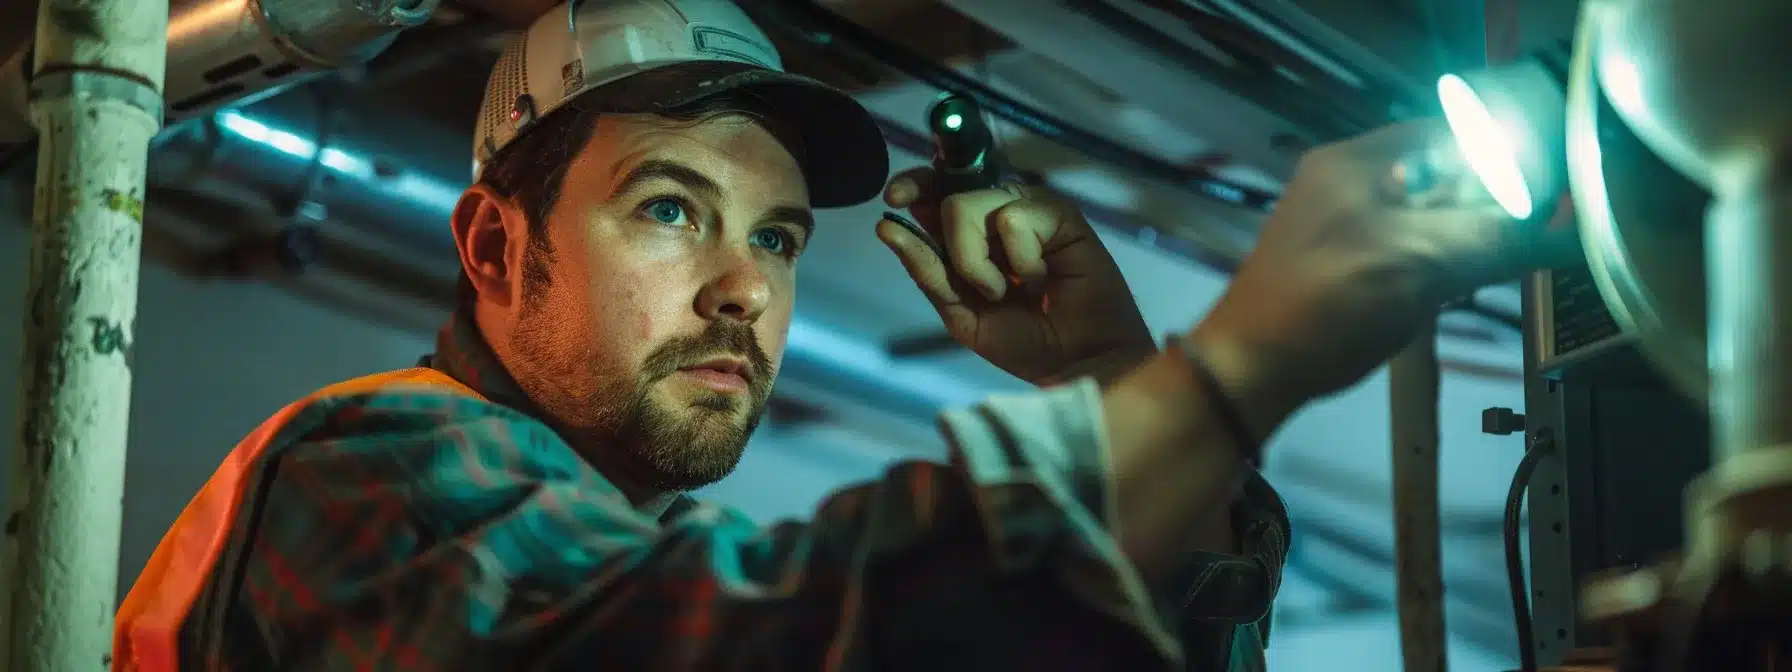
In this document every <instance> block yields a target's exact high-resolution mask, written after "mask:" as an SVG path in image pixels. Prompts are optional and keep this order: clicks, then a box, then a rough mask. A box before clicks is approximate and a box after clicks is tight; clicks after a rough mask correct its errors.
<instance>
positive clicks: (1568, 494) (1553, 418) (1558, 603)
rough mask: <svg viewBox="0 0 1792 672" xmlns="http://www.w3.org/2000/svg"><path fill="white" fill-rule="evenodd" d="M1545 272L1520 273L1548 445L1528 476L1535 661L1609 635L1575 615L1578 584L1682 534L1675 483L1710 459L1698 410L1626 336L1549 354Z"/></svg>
mask: <svg viewBox="0 0 1792 672" xmlns="http://www.w3.org/2000/svg"><path fill="white" fill-rule="evenodd" d="M1553 286H1554V283H1553V282H1552V278H1551V277H1550V274H1548V273H1539V274H1536V275H1535V276H1534V277H1532V278H1531V279H1530V280H1528V281H1527V282H1526V283H1525V288H1524V294H1525V298H1526V301H1525V305H1524V308H1525V327H1526V333H1525V337H1526V338H1525V351H1526V352H1525V361H1526V385H1525V404H1526V412H1525V420H1526V432H1527V434H1528V435H1529V437H1528V438H1529V439H1531V440H1532V441H1549V442H1552V443H1553V446H1554V448H1555V451H1554V454H1552V455H1551V456H1549V457H1547V458H1545V459H1544V460H1542V461H1541V462H1539V463H1538V466H1537V471H1536V473H1535V475H1534V476H1533V477H1532V480H1531V483H1530V492H1529V499H1528V503H1529V506H1530V514H1531V515H1530V520H1531V529H1530V541H1531V546H1530V580H1531V585H1530V591H1531V606H1532V618H1533V622H1534V624H1535V632H1536V635H1537V638H1538V641H1537V642H1536V647H1537V658H1538V662H1539V663H1540V664H1545V665H1547V664H1552V663H1555V662H1559V661H1560V660H1561V658H1562V655H1563V654H1564V653H1565V652H1566V651H1567V650H1569V649H1572V648H1575V647H1585V646H1604V645H1610V644H1611V643H1612V642H1610V641H1609V640H1607V639H1605V638H1603V637H1601V636H1600V634H1601V633H1599V632H1596V631H1594V630H1592V629H1589V628H1585V627H1583V626H1581V625H1580V618H1579V609H1578V605H1577V603H1576V597H1577V594H1578V588H1579V586H1580V585H1581V584H1582V583H1584V582H1585V581H1586V580H1587V579H1588V578H1589V577H1590V576H1591V575H1593V574H1594V573H1595V572H1600V571H1604V570H1609V569H1630V568H1636V567H1640V566H1642V565H1645V564H1648V563H1650V562H1652V561H1655V560H1658V559H1660V557H1659V556H1661V555H1662V554H1665V553H1668V552H1671V551H1672V550H1674V549H1675V548H1677V547H1678V546H1679V544H1680V541H1681V536H1682V533H1681V525H1682V521H1683V516H1682V515H1681V495H1682V492H1683V491H1684V490H1685V486H1686V484H1687V482H1689V481H1690V480H1691V479H1692V478H1693V477H1694V476H1695V475H1697V474H1698V473H1700V472H1702V471H1703V470H1704V469H1705V468H1706V466H1707V465H1708V463H1709V451H1708V447H1707V443H1708V442H1707V438H1706V437H1707V428H1706V423H1705V417H1704V414H1703V412H1702V409H1700V408H1699V407H1698V406H1697V405H1696V404H1694V403H1692V402H1690V401H1689V400H1687V399H1686V398H1684V397H1682V396H1680V395H1678V394H1676V393H1674V392H1673V391H1671V389H1670V388H1669V386H1668V385H1667V384H1666V383H1665V382H1664V381H1663V380H1661V379H1660V378H1659V377H1658V376H1656V375H1655V374H1654V372H1653V370H1652V369H1651V368H1650V367H1649V365H1648V364H1647V363H1646V362H1645V361H1643V359H1642V358H1641V357H1640V356H1638V355H1637V354H1636V352H1635V350H1634V349H1632V348H1630V347H1628V346H1627V345H1624V344H1618V345H1611V346H1606V347H1601V348H1599V349H1598V350H1597V351H1582V355H1583V356H1581V357H1579V358H1578V361H1577V362H1576V363H1574V366H1572V367H1567V368H1557V369H1556V370H1557V371H1565V372H1566V373H1567V374H1568V375H1565V376H1562V377H1559V378H1558V377H1553V376H1548V375H1545V374H1547V373H1550V370H1549V368H1548V367H1549V365H1550V364H1551V363H1552V362H1555V361H1559V360H1560V358H1559V357H1558V358H1551V357H1548V356H1547V355H1548V350H1550V346H1551V344H1552V343H1553V340H1554V338H1555V336H1556V330H1555V329H1554V328H1553V325H1554V322H1555V321H1556V320H1555V319H1554V318H1556V317H1559V314H1558V313H1555V312H1554V311H1555V310H1556V309H1557V308H1558V307H1559V303H1558V302H1556V301H1552V300H1551V297H1550V292H1551V288H1552V287H1553Z"/></svg>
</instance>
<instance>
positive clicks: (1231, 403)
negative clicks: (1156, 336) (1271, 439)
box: [1164, 334, 1263, 469]
mask: <svg viewBox="0 0 1792 672" xmlns="http://www.w3.org/2000/svg"><path fill="white" fill-rule="evenodd" d="M1164 348H1165V349H1166V350H1170V351H1173V352H1175V353H1177V354H1178V355H1181V357H1182V359H1183V361H1185V362H1188V364H1189V369H1191V370H1193V371H1194V373H1195V379H1196V380H1197V381H1198V382H1199V383H1200V385H1201V388H1202V390H1203V391H1205V392H1206V393H1207V399H1208V405H1209V406H1211V407H1212V409H1213V414H1214V415H1216V416H1219V421H1220V424H1221V425H1224V426H1225V429H1226V434H1228V435H1229V436H1231V438H1232V446H1233V448H1235V449H1236V450H1237V451H1238V456H1239V458H1240V459H1243V460H1244V461H1245V463H1246V464H1249V465H1251V468H1252V469H1257V468H1260V467H1261V466H1262V462H1263V441H1262V440H1261V439H1258V438H1257V436H1256V433H1255V432H1252V431H1251V425H1250V423H1247V422H1245V419H1244V413H1242V412H1240V411H1239V410H1238V402H1237V401H1236V400H1234V399H1233V398H1232V395H1231V393H1230V392H1228V391H1227V390H1226V386H1225V385H1224V384H1222V383H1221V382H1220V379H1219V377H1218V376H1215V375H1214V374H1213V367H1212V366H1211V365H1210V364H1208V363H1207V358H1206V357H1205V356H1203V355H1202V354H1201V351H1200V349H1199V348H1196V347H1195V345H1194V343H1193V342H1192V341H1190V340H1189V335H1188V334H1173V335H1171V336H1170V337H1169V338H1167V339H1165V344H1164Z"/></svg>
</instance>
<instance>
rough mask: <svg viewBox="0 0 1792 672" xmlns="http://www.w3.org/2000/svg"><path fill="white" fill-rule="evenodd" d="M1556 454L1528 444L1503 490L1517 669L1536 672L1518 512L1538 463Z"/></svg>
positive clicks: (1549, 447)
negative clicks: (1515, 633) (1508, 486)
mask: <svg viewBox="0 0 1792 672" xmlns="http://www.w3.org/2000/svg"><path fill="white" fill-rule="evenodd" d="M1554 452H1555V442H1554V441H1550V440H1549V439H1547V438H1544V437H1542V436H1539V437H1537V438H1536V439H1534V440H1533V441H1532V442H1531V445H1530V447H1529V448H1527V449H1525V451H1524V459H1521V460H1519V461H1518V469H1517V470H1515V471H1514V472H1513V473H1512V488H1511V489H1510V490H1507V491H1506V519H1505V524H1504V526H1503V527H1502V529H1501V530H1500V537H1501V538H1502V539H1503V540H1504V541H1505V542H1506V581H1507V583H1508V584H1509V585H1510V587H1511V589H1512V624H1513V625H1514V626H1516V630H1517V632H1518V669H1519V670H1520V671H1521V672H1537V633H1536V631H1535V628H1536V625H1535V624H1534V623H1532V622H1531V600H1530V591H1529V588H1528V587H1526V585H1525V578H1524V577H1525V571H1524V554H1523V553H1522V552H1521V551H1520V549H1519V547H1518V535H1519V532H1520V531H1521V530H1522V529H1523V525H1522V521H1520V519H1519V513H1520V511H1521V509H1523V508H1524V493H1525V490H1526V489H1527V488H1529V487H1530V484H1531V476H1532V475H1533V474H1535V473H1536V472H1537V463H1538V462H1542V461H1543V458H1545V457H1548V456H1549V455H1550V454H1551V453H1554Z"/></svg>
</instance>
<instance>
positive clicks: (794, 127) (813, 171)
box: [598, 61, 890, 208]
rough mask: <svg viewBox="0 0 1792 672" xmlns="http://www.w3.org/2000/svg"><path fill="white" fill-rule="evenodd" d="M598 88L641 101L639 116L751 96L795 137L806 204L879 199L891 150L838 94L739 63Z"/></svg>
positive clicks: (672, 68) (685, 68)
mask: <svg viewBox="0 0 1792 672" xmlns="http://www.w3.org/2000/svg"><path fill="white" fill-rule="evenodd" d="M667 75H675V76H667ZM598 88H599V89H601V90H603V91H604V92H605V94H606V95H604V96H603V97H604V98H606V99H612V100H615V99H621V100H634V101H642V102H644V103H646V104H645V105H643V107H645V108H646V109H644V110H641V111H648V112H656V111H657V112H667V111H675V110H678V109H680V108H688V107H689V106H691V105H693V104H696V103H698V102H701V101H703V100H704V99H707V98H710V97H713V96H717V95H720V94H723V93H728V92H738V91H751V92H752V93H753V95H754V97H755V98H756V99H757V100H760V101H763V102H764V103H765V106H766V108H767V110H766V113H768V114H773V115H776V116H777V117H778V118H779V119H780V121H782V122H784V123H785V124H787V126H788V128H789V129H790V131H792V132H794V133H796V134H798V135H799V136H800V137H799V138H798V141H800V142H801V144H802V146H801V147H790V148H789V149H790V150H791V153H792V154H794V155H795V156H796V158H797V162H798V164H799V165H801V166H802V169H803V175H804V178H805V180H806V181H807V182H808V187H809V201H810V204H811V205H813V206H814V207H817V208H839V207H846V206H852V205H858V204H860V203H864V202H866V201H869V200H871V199H873V198H876V197H877V196H878V195H879V194H881V193H882V192H883V189H884V182H885V181H886V180H888V179H889V177H890V149H889V146H888V145H887V144H885V142H884V136H883V131H882V130H880V129H879V128H878V125H877V120H876V119H874V118H873V117H872V116H871V112H870V111H869V110H866V109H865V107H864V106H863V105H860V104H859V101H857V100H853V98H852V96H848V95H846V93H845V92H843V91H840V90H839V89H836V88H834V87H832V86H828V85H827V84H825V83H822V82H820V81H817V80H814V79H810V78H808V77H803V76H801V75H793V74H790V73H785V72H778V71H776V70H768V69H765V68H761V67H758V66H754V65H748V64H745V63H733V62H728V61H693V62H688V63H679V64H676V65H667V66H664V67H660V68H655V69H653V70H649V71H646V72H642V73H638V74H634V75H631V76H628V77H625V78H622V79H619V80H616V81H614V82H609V83H607V84H604V85H602V86H600V87H598ZM647 101H651V102H647Z"/></svg>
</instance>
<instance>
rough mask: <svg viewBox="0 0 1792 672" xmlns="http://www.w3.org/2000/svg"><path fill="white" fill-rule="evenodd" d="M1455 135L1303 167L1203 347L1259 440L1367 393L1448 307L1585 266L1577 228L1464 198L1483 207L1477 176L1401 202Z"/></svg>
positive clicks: (1390, 131)
mask: <svg viewBox="0 0 1792 672" xmlns="http://www.w3.org/2000/svg"><path fill="white" fill-rule="evenodd" d="M1448 134H1449V130H1448V129H1447V128H1446V127H1445V126H1444V124H1442V123H1438V122H1432V121H1425V122H1415V123H1408V124H1401V125H1398V126H1394V127H1390V128H1385V129H1382V130H1379V131H1376V132H1373V133H1370V134H1368V135H1365V136H1362V137H1359V138H1356V139H1353V140H1350V141H1346V142H1342V143H1338V144H1333V145H1329V146H1326V147H1322V148H1320V149H1317V150H1314V151H1312V152H1310V153H1309V154H1308V155H1307V156H1306V157H1304V158H1303V159H1302V160H1301V162H1300V165H1299V167H1298V168H1297V169H1296V171H1295V175H1294V178H1293V180H1292V181H1290V183H1289V184H1288V187H1287V189H1286V191H1285V193H1284V194H1283V196H1282V200H1281V202H1280V204H1279V205H1278V207H1277V209H1276V210H1275V212H1274V213H1273V214H1272V215H1271V216H1270V217H1269V219H1268V221H1267V222H1266V223H1265V225H1264V228H1263V232H1262V234H1261V236H1260V237H1259V239H1258V243H1257V247H1256V249H1255V250H1253V251H1252V253H1251V254H1250V256H1249V257H1247V258H1246V259H1245V261H1244V263H1243V265H1242V266H1241V267H1240V269H1239V271H1238V274H1237V276H1236V277H1234V279H1233V280H1232V284H1231V285H1230V287H1229V288H1228V289H1227V291H1226V294H1225V296H1223V297H1222V298H1221V300H1220V301H1219V303H1218V304H1217V305H1215V307H1214V308H1213V310H1212V312H1210V313H1209V314H1208V316H1207V317H1206V319H1205V320H1203V321H1202V323H1201V325H1200V326H1199V327H1197V328H1196V330H1195V332H1194V336H1193V338H1194V342H1195V343H1196V345H1197V346H1199V347H1201V348H1202V350H1203V352H1204V353H1205V354H1206V355H1207V357H1208V359H1210V360H1211V362H1210V363H1211V365H1212V366H1213V367H1214V368H1215V369H1216V374H1217V375H1218V376H1219V377H1220V378H1221V379H1222V381H1223V382H1224V383H1226V384H1227V385H1228V386H1229V387H1231V388H1232V389H1230V390H1229V391H1230V392H1231V393H1232V394H1233V395H1235V396H1237V397H1239V401H1240V403H1241V404H1242V405H1245V406H1247V407H1248V408H1247V410H1246V412H1247V414H1250V415H1254V416H1256V417H1254V418H1252V420H1253V422H1254V423H1255V424H1257V425H1259V427H1258V428H1259V429H1261V430H1264V431H1265V432H1267V430H1268V429H1270V428H1273V427H1274V426H1275V424H1277V423H1279V422H1280V421H1281V420H1282V419H1283V418H1284V417H1285V416H1286V415H1287V414H1288V413H1290V412H1292V411H1293V410H1294V409H1295V408H1296V407H1298V406H1299V405H1301V404H1304V403H1306V402H1307V401H1311V400H1313V399H1315V398H1318V397H1322V396H1325V395H1327V394H1331V393H1333V392H1337V391H1339V390H1341V389H1343V388H1345V387H1347V386H1349V385H1351V384H1354V383H1355V382H1357V381H1358V380H1360V379H1362V377H1363V376H1364V375H1367V374H1368V373H1369V372H1370V371H1372V370H1374V369H1375V367H1377V366H1379V365H1381V363H1382V362H1384V361H1386V360H1387V359H1388V358H1389V357H1390V356H1392V355H1393V354H1394V353H1395V352H1396V351H1398V350H1399V349H1400V348H1401V347H1402V346H1403V345H1405V344H1406V343H1407V342H1408V341H1409V340H1410V339H1411V338H1412V337H1413V335H1414V334H1415V333H1416V329H1417V327H1418V326H1419V325H1420V324H1421V323H1422V322H1423V321H1424V320H1425V319H1428V318H1431V317H1433V316H1435V315H1436V314H1437V312H1438V311H1439V309H1440V308H1441V307H1442V306H1443V305H1444V304H1445V303H1446V302H1447V301H1449V300H1451V299H1453V298H1456V297H1460V296H1464V295H1467V294H1469V293H1470V292H1472V291H1474V290H1475V289H1476V288H1478V287H1481V286H1484V285H1488V284H1493V283H1498V282H1503V281H1508V280H1511V279H1514V278H1516V277H1518V276H1519V275H1520V274H1522V273H1523V272H1525V271H1528V270H1531V269H1535V268H1541V267H1546V266H1550V265H1555V264H1559V263H1562V262H1565V261H1568V260H1569V259H1572V258H1573V255H1576V254H1578V253H1579V251H1580V248H1579V246H1578V245H1576V244H1574V242H1573V230H1572V228H1571V227H1561V226H1544V225H1542V223H1541V222H1517V221H1514V220H1512V219H1511V218H1509V217H1507V216H1506V215H1505V214H1504V213H1503V212H1502V211H1501V210H1500V209H1499V208H1498V207H1497V206H1495V205H1493V203H1492V202H1491V200H1487V201H1486V202H1480V201H1479V199H1464V198H1459V197H1454V196H1453V194H1458V193H1476V194H1479V193H1481V192H1480V191H1479V190H1478V189H1476V190H1472V191H1471V190H1464V189H1459V188H1458V187H1459V186H1463V185H1459V184H1455V183H1452V182H1460V181H1463V180H1474V179H1475V178H1474V177H1473V175H1471V174H1468V173H1467V172H1466V171H1450V170H1446V171H1445V172H1444V173H1443V175H1442V177H1444V178H1446V179H1444V181H1442V182H1439V183H1438V184H1437V185H1436V188H1435V189H1432V190H1430V191H1429V192H1428V193H1427V194H1420V195H1418V196H1419V198H1418V199H1417V200H1421V201H1429V202H1428V203H1423V204H1419V203H1414V202H1411V201H1408V200H1403V199H1401V198H1398V197H1397V195H1394V194H1392V193H1390V192H1392V191H1394V190H1393V189H1390V188H1389V184H1390V183H1391V182H1393V180H1392V175H1393V172H1394V170H1395V167H1396V166H1399V165H1402V162H1403V161H1407V160H1410V159H1412V158H1415V157H1424V156H1437V155H1438V152H1437V151H1436V150H1437V148H1439V147H1445V148H1448V147H1452V146H1453V145H1451V144H1450V143H1451V139H1450V136H1449V135H1448ZM1446 153H1447V152H1446ZM1451 155H1452V156H1453V155H1454V154H1451ZM1446 168H1448V166H1446ZM1449 178H1454V180H1452V179H1449ZM1467 186H1471V187H1472V186H1473V185H1472V184H1470V185H1467ZM1467 200H1476V202H1473V203H1470V202H1467Z"/></svg>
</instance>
